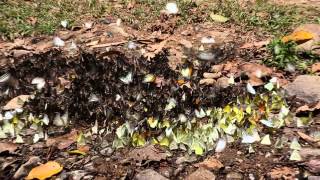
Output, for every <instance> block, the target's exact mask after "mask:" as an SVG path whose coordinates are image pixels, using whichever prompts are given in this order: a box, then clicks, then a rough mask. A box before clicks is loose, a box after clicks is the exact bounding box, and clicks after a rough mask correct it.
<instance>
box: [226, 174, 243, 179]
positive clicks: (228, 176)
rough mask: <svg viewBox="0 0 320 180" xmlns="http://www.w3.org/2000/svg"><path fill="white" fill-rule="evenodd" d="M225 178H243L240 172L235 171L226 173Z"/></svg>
mask: <svg viewBox="0 0 320 180" xmlns="http://www.w3.org/2000/svg"><path fill="white" fill-rule="evenodd" d="M226 179H227V180H236V179H243V176H242V174H240V173H237V172H230V173H228V174H227V177H226Z"/></svg>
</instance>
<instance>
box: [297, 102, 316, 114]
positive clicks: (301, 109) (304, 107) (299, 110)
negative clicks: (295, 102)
mask: <svg viewBox="0 0 320 180" xmlns="http://www.w3.org/2000/svg"><path fill="white" fill-rule="evenodd" d="M319 109H320V102H318V103H317V104H316V105H315V106H313V107H310V106H309V105H303V106H301V107H299V108H298V109H297V110H296V113H301V112H307V111H315V110H319Z"/></svg>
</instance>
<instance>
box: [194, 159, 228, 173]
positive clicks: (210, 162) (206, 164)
mask: <svg viewBox="0 0 320 180" xmlns="http://www.w3.org/2000/svg"><path fill="white" fill-rule="evenodd" d="M195 166H196V167H203V168H206V169H208V170H213V171H214V170H219V169H221V168H223V164H222V163H221V162H220V161H219V160H218V159H216V158H214V157H210V158H208V159H206V160H204V161H203V162H200V163H197V164H195Z"/></svg>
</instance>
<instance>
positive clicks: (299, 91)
mask: <svg viewBox="0 0 320 180" xmlns="http://www.w3.org/2000/svg"><path fill="white" fill-rule="evenodd" d="M284 89H285V91H286V94H287V95H288V96H295V97H296V98H298V99H299V100H301V101H303V102H306V103H316V102H318V101H320V76H311V75H300V76H298V77H297V78H296V79H295V80H294V81H293V82H292V83H289V84H288V85H286V86H285V87H284Z"/></svg>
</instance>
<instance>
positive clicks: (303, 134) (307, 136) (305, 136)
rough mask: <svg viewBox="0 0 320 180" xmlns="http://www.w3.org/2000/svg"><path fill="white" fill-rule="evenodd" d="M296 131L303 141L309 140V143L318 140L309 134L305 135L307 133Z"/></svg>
mask: <svg viewBox="0 0 320 180" xmlns="http://www.w3.org/2000/svg"><path fill="white" fill-rule="evenodd" d="M297 133H298V135H299V136H300V137H301V138H302V139H304V140H305V141H308V142H311V143H315V142H318V141H317V140H316V139H314V138H313V137H311V136H309V135H307V134H305V133H303V132H300V131H298V132H297Z"/></svg>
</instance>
